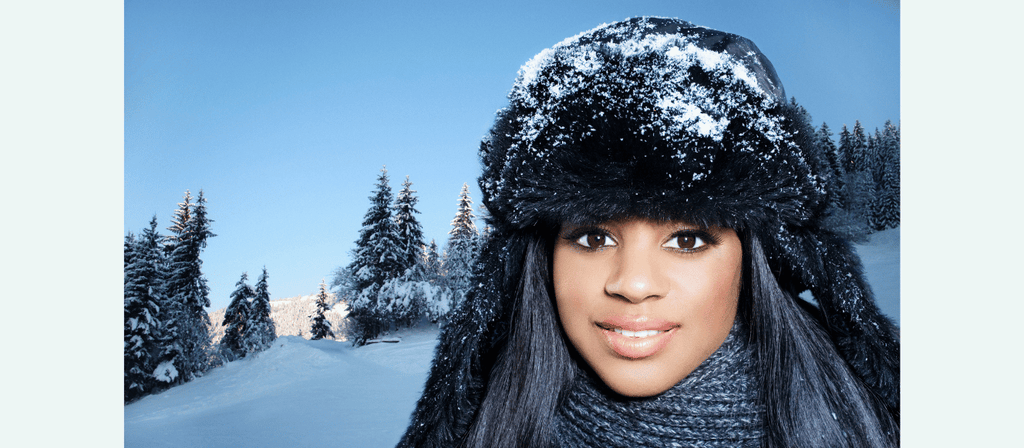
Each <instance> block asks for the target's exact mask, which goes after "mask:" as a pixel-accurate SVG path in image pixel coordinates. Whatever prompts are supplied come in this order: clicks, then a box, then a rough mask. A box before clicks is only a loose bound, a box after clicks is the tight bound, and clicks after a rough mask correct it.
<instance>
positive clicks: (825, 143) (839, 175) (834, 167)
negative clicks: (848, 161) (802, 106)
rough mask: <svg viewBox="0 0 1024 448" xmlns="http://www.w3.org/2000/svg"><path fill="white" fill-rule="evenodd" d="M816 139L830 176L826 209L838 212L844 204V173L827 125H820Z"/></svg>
mask: <svg viewBox="0 0 1024 448" xmlns="http://www.w3.org/2000/svg"><path fill="white" fill-rule="evenodd" d="M817 139H818V146H819V147H821V150H822V152H824V153H825V156H826V157H827V158H828V166H829V174H830V175H831V176H830V177H829V182H828V184H827V185H826V187H827V188H828V192H829V196H828V197H829V205H828V207H829V208H830V209H833V210H839V209H842V208H843V207H844V205H843V204H845V203H846V200H845V198H844V196H843V194H844V193H845V190H846V188H845V183H844V182H843V177H844V175H845V173H846V171H845V170H843V164H842V162H841V161H840V157H839V148H838V147H836V143H835V142H834V141H833V140H832V130H831V129H829V127H828V124H827V123H825V122H822V123H821V127H820V128H819V129H818V131H817Z"/></svg>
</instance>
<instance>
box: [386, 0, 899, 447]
mask: <svg viewBox="0 0 1024 448" xmlns="http://www.w3.org/2000/svg"><path fill="white" fill-rule="evenodd" d="M509 100H510V101H509V103H510V104H509V106H508V107H507V108H505V109H503V110H502V111H500V112H499V114H498V117H497V120H496V122H495V124H494V127H493V128H492V130H491V133H490V135H489V137H488V138H486V139H485V141H484V142H483V143H482V145H481V150H480V153H481V157H482V159H483V164H484V172H483V175H482V176H481V178H480V187H481V190H482V191H483V195H484V199H483V200H484V204H485V205H486V206H487V208H488V210H489V212H490V215H491V217H490V222H489V223H490V225H491V226H492V228H493V231H492V233H491V236H490V238H489V240H488V242H487V244H486V246H485V247H484V249H483V251H482V253H481V255H480V257H481V258H480V262H479V264H478V267H477V272H476V275H477V277H476V278H477V287H476V288H474V289H473V290H472V291H471V292H470V293H469V294H468V295H467V298H466V302H465V303H464V304H463V306H462V308H461V309H460V310H459V311H460V312H458V313H456V316H457V317H455V318H454V319H453V321H452V322H451V323H450V324H449V325H448V326H446V327H445V329H444V331H443V333H442V335H441V341H440V345H439V347H438V349H437V353H436V356H435V359H434V363H433V367H432V368H431V372H430V376H429V378H428V380H427V384H426V387H425V390H424V394H423V397H422V398H421V399H420V401H419V403H418V404H417V408H416V410H415V412H414V414H413V417H412V423H411V425H410V426H409V429H408V431H407V433H406V434H405V436H404V438H403V439H402V442H401V443H400V446H422V447H433V446H439V447H440V446H472V447H494V446H773V447H804V446H806V447H811V446H815V447H818V446H849V447H874V446H896V445H898V439H899V424H898V418H899V344H898V340H897V330H896V328H895V327H894V326H893V324H892V323H891V322H890V321H889V320H888V319H887V318H885V317H884V316H882V315H881V314H880V313H879V311H878V309H877V307H876V306H875V304H874V302H873V299H872V297H871V293H870V291H869V289H868V286H867V284H866V283H865V281H864V277H863V275H862V273H861V268H860V263H859V260H858V259H857V257H856V255H855V254H854V253H853V251H852V250H851V248H850V247H849V246H848V244H847V243H846V242H845V241H844V240H842V239H841V238H839V237H838V236H836V235H835V234H834V233H833V232H831V231H830V230H829V229H827V228H824V227H823V226H822V218H823V216H822V213H823V208H824V204H825V203H826V200H827V194H828V192H827V191H825V189H824V187H823V182H822V176H823V175H824V174H823V173H821V172H819V171H818V165H819V163H818V162H817V161H818V160H820V159H819V158H818V157H817V155H816V154H811V153H810V151H809V145H803V146H801V145H800V144H799V143H800V141H801V140H800V138H801V136H800V135H799V134H798V133H797V132H796V130H797V129H799V128H800V127H801V126H804V125H806V123H803V122H801V121H800V120H802V119H803V118H801V117H802V116H801V115H800V114H797V113H795V112H796V111H795V110H794V109H795V108H793V107H792V106H791V105H789V104H787V102H786V97H785V93H784V90H783V87H782V83H781V82H780V80H779V79H778V77H777V75H776V74H775V70H774V69H773V67H772V65H771V63H770V62H769V61H768V60H767V59H766V58H765V57H764V55H762V54H761V53H760V51H759V50H758V49H757V47H756V46H755V45H754V44H753V43H752V42H750V41H749V40H747V39H744V38H742V37H739V36H736V35H732V34H727V33H723V32H719V31H715V30H711V29H707V28H702V27H696V26H694V25H691V24H689V23H687V22H683V21H679V20H673V19H659V18H636V19H631V20H627V21H624V22H619V23H614V24H611V25H605V26H602V27H599V28H596V29H594V30H591V31H588V32H586V33H583V34H580V35H578V36H576V37H573V38H570V39H567V40H566V41H563V42H562V43H560V44H558V45H556V46H555V47H554V48H552V49H549V50H545V51H544V52H541V53H540V54H539V55H537V56H536V57H535V58H534V59H533V60H531V61H530V62H529V63H527V65H525V66H524V67H523V69H522V70H521V71H520V75H519V78H518V79H517V81H516V84H515V85H514V86H513V89H512V92H511V93H510V94H509ZM806 290H810V292H811V293H812V294H813V296H814V297H815V299H816V301H817V302H818V304H819V305H818V306H814V305H810V304H808V303H806V302H805V301H803V300H801V299H800V298H798V294H800V293H801V292H803V291H806Z"/></svg>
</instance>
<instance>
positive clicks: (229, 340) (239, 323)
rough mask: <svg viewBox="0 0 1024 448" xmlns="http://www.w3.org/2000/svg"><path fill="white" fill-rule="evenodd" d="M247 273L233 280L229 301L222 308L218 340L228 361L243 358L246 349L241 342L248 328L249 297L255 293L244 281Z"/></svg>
mask: <svg viewBox="0 0 1024 448" xmlns="http://www.w3.org/2000/svg"><path fill="white" fill-rule="evenodd" d="M247 280H249V274H247V273H244V272H243V273H242V277H241V278H239V279H238V281H237V282H235V290H234V291H232V292H231V303H230V304H228V307H227V309H226V310H224V337H223V338H221V340H220V345H221V353H224V354H225V355H226V357H227V360H228V361H233V360H235V359H238V358H244V357H245V355H246V353H247V350H246V348H245V346H244V344H243V342H242V340H243V338H244V335H245V333H246V331H247V330H248V327H247V326H248V324H249V314H250V313H251V310H250V308H251V306H252V305H251V299H252V297H253V296H255V295H256V293H255V292H254V291H253V289H252V286H249V284H248V283H246V281H247Z"/></svg>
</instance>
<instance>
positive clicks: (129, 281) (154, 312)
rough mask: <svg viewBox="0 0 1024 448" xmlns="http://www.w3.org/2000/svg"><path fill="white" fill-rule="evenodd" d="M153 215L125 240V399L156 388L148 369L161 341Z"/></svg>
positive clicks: (160, 267) (157, 248)
mask: <svg viewBox="0 0 1024 448" xmlns="http://www.w3.org/2000/svg"><path fill="white" fill-rule="evenodd" d="M156 227H157V221H156V216H154V217H153V219H152V220H150V227H149V228H148V229H145V230H143V232H142V235H141V237H140V238H139V239H138V240H135V238H134V237H133V236H132V235H131V234H129V235H128V237H127V238H126V241H125V268H124V278H125V291H124V316H125V327H124V338H125V346H124V356H125V365H124V368H125V401H126V402H127V401H131V400H134V399H136V398H139V397H141V396H142V395H145V394H148V393H151V392H153V391H154V390H155V389H156V388H157V386H158V385H157V384H156V383H155V381H154V378H153V375H152V372H153V370H154V369H155V368H156V366H157V361H158V359H159V355H160V344H161V343H162V341H163V339H164V338H163V337H162V328H161V325H160V324H161V322H160V320H159V317H160V314H161V313H160V308H161V304H162V303H163V302H164V297H163V262H162V261H163V260H162V257H163V254H162V252H161V249H160V239H161V237H160V234H159V233H157V231H156Z"/></svg>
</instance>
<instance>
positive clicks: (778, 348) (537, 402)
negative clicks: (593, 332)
mask: <svg viewBox="0 0 1024 448" xmlns="http://www.w3.org/2000/svg"><path fill="white" fill-rule="evenodd" d="M737 233H738V234H739V235H740V240H741V241H742V243H743V257H744V263H743V265H744V275H743V286H742V287H741V294H740V303H739V309H738V312H737V317H738V318H739V319H742V320H743V321H744V322H745V323H746V324H747V325H748V328H749V329H750V331H749V338H750V343H751V344H753V346H754V347H755V353H756V359H755V365H756V366H757V369H756V371H757V376H758V381H760V389H761V393H760V394H759V395H758V396H759V398H760V399H761V400H763V402H764V404H765V409H766V410H767V412H766V416H765V421H764V423H765V428H764V429H765V434H766V441H765V446H767V447H780V448H781V447H823V446H826V447H850V448H853V447H857V448H860V447H891V446H898V445H899V422H898V421H897V420H896V417H895V416H893V415H891V414H890V412H889V411H888V410H887V408H886V407H885V405H884V404H882V401H881V399H880V398H878V397H876V396H874V395H873V394H872V393H871V392H870V391H869V390H868V388H867V387H866V386H865V385H864V383H863V381H862V380H861V379H860V378H859V377H857V375H855V374H853V372H852V371H851V369H850V368H849V366H848V365H847V364H846V362H845V361H844V360H843V358H842V357H841V356H840V355H839V354H838V353H837V351H836V348H835V346H834V344H833V343H832V342H831V341H830V340H829V337H828V335H827V334H826V333H825V331H824V329H823V328H822V326H821V323H820V321H819V319H817V318H816V317H814V315H813V314H812V313H813V312H814V310H813V308H811V307H812V306H811V305H808V304H806V303H805V302H803V300H801V299H799V298H794V297H793V296H792V295H791V294H790V293H789V292H786V291H783V290H782V289H781V288H780V287H779V283H778V281H777V280H776V278H775V277H774V275H773V274H772V271H771V269H770V267H769V265H768V261H767V259H766V257H765V254H764V251H763V250H762V248H761V244H760V242H759V241H758V239H757V238H756V237H755V236H753V234H752V233H750V232H744V231H740V232H737ZM554 235H555V232H554V231H550V232H541V233H537V234H535V235H533V236H531V237H530V238H531V239H530V242H529V244H528V246H527V250H526V253H525V255H524V259H523V270H522V275H521V278H520V279H519V280H520V281H519V282H517V284H518V288H517V291H516V299H515V304H514V308H513V310H512V313H511V316H512V317H511V322H509V324H510V331H509V333H508V339H507V341H506V343H505V345H504V348H503V349H502V350H501V352H500V354H499V356H498V360H497V362H496V363H495V365H494V367H493V368H492V369H491V372H490V375H489V377H488V380H487V387H486V392H485V396H484V399H483V402H482V403H481V405H480V408H479V410H478V412H477V415H476V417H475V419H474V422H473V424H472V426H471V427H470V429H469V431H468V434H467V436H466V438H465V439H464V440H463V446H466V447H473V448H478V447H481V448H482V447H521V446H531V447H544V446H549V445H551V444H552V442H553V441H554V421H555V416H556V413H557V412H558V407H559V405H560V403H561V401H562V399H563V398H564V396H565V394H566V392H567V390H568V388H569V386H570V385H571V384H572V381H573V378H574V376H575V375H576V372H577V369H578V367H577V366H576V365H575V362H576V361H574V357H573V356H572V349H571V348H570V347H569V346H568V344H567V342H566V339H565V337H564V335H563V331H562V327H561V324H560V321H559V318H558V314H557V311H556V308H555V303H554V292H553V286H552V285H553V281H552V276H551V272H552V270H551V263H552V254H553V245H554V238H555V237H554Z"/></svg>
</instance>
